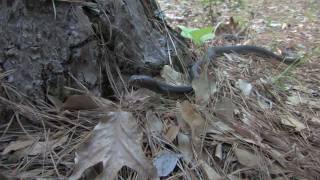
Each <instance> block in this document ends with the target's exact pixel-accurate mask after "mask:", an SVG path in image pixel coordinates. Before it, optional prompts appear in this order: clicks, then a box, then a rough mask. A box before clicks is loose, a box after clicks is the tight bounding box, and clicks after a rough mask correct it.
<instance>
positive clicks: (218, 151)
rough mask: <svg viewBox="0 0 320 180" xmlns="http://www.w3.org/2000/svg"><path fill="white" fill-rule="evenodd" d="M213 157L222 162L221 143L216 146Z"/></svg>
mask: <svg viewBox="0 0 320 180" xmlns="http://www.w3.org/2000/svg"><path fill="white" fill-rule="evenodd" d="M214 155H215V157H217V158H219V159H220V160H222V158H223V153H222V144H221V143H219V144H217V146H216V150H215V153H214Z"/></svg>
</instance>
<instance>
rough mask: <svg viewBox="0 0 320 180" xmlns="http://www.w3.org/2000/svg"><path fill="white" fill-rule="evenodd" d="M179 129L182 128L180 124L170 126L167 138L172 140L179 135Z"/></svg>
mask: <svg viewBox="0 0 320 180" xmlns="http://www.w3.org/2000/svg"><path fill="white" fill-rule="evenodd" d="M179 130H180V127H179V126H170V128H169V130H168V131H167V133H166V134H165V137H166V139H167V140H168V141H169V142H172V141H173V140H174V139H175V138H176V137H177V135H178V133H179Z"/></svg>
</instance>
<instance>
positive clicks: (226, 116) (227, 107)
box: [214, 97, 236, 122]
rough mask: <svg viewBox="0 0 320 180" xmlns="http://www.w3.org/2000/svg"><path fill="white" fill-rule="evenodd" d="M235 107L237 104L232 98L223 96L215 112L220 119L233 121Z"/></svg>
mask: <svg viewBox="0 0 320 180" xmlns="http://www.w3.org/2000/svg"><path fill="white" fill-rule="evenodd" d="M235 109H236V106H235V105H234V104H233V102H232V100H231V99H229V98H227V97H222V98H221V100H220V101H219V102H218V103H217V104H216V106H215V110H214V112H215V114H216V116H217V118H218V119H220V120H222V121H226V122H233V121H234V115H233V112H234V110H235Z"/></svg>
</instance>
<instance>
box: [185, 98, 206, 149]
mask: <svg viewBox="0 0 320 180" xmlns="http://www.w3.org/2000/svg"><path fill="white" fill-rule="evenodd" d="M180 113H181V116H182V118H183V120H184V121H185V122H187V124H188V125H189V127H190V129H191V135H192V142H193V144H194V145H195V148H196V151H197V152H199V151H200V149H201V135H202V134H203V133H205V122H206V121H205V120H204V119H203V118H202V116H201V115H200V114H199V113H198V112H197V111H196V110H195V109H194V107H193V106H192V104H191V103H190V102H189V101H184V102H182V103H181V104H180Z"/></svg>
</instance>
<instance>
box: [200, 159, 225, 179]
mask: <svg viewBox="0 0 320 180" xmlns="http://www.w3.org/2000/svg"><path fill="white" fill-rule="evenodd" d="M200 164H201V167H202V169H203V171H204V174H205V176H206V179H208V180H219V179H221V180H222V177H221V176H220V174H219V173H218V172H217V171H215V170H214V169H213V168H212V167H210V166H209V165H208V164H207V163H206V162H204V161H202V160H201V161H200Z"/></svg>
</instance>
